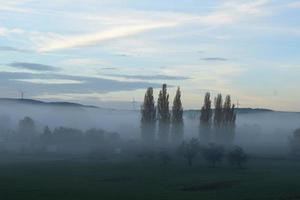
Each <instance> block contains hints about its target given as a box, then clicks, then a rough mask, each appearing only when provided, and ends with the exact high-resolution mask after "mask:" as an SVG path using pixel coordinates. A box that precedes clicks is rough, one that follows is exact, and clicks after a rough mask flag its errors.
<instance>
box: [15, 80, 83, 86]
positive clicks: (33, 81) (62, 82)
mask: <svg viewBox="0 0 300 200" xmlns="http://www.w3.org/2000/svg"><path fill="white" fill-rule="evenodd" d="M11 81H20V82H25V83H35V84H46V85H65V84H82V83H84V81H79V80H68V79H11Z"/></svg>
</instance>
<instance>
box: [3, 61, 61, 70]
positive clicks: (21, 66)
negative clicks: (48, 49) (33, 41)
mask: <svg viewBox="0 0 300 200" xmlns="http://www.w3.org/2000/svg"><path fill="white" fill-rule="evenodd" d="M8 65H9V66H10V67H14V68H19V69H29V70H34V71H55V70H58V68H56V67H53V66H50V65H43V64H39V63H27V62H14V63H10V64H8Z"/></svg>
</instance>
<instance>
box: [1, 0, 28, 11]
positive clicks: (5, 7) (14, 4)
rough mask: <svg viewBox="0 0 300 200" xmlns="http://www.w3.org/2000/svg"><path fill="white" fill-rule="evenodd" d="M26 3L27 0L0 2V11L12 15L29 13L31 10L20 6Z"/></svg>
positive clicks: (3, 0) (4, 0)
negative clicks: (11, 13) (12, 13)
mask: <svg viewBox="0 0 300 200" xmlns="http://www.w3.org/2000/svg"><path fill="white" fill-rule="evenodd" d="M26 2H27V0H9V1H6V0H0V11H1V12H14V13H30V12H31V9H29V8H25V7H23V6H22V4H24V3H26Z"/></svg>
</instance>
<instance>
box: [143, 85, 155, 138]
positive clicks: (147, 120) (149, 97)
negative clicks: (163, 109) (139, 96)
mask: <svg viewBox="0 0 300 200" xmlns="http://www.w3.org/2000/svg"><path fill="white" fill-rule="evenodd" d="M155 126H156V108H155V103H154V97H153V88H151V87H149V88H148V89H147V91H146V94H145V96H144V102H143V105H142V106H141V136H142V140H143V141H144V142H147V143H152V142H153V141H154V138H155Z"/></svg>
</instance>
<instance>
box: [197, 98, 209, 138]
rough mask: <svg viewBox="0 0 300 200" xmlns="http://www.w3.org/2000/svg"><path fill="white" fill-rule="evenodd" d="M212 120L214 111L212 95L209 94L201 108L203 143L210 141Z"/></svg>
mask: <svg viewBox="0 0 300 200" xmlns="http://www.w3.org/2000/svg"><path fill="white" fill-rule="evenodd" d="M211 119H212V109H211V100H210V93H209V92H207V93H206V94H205V97H204V104H203V106H202V108H201V115H200V127H199V136H200V139H201V142H209V141H210V134H211Z"/></svg>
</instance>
